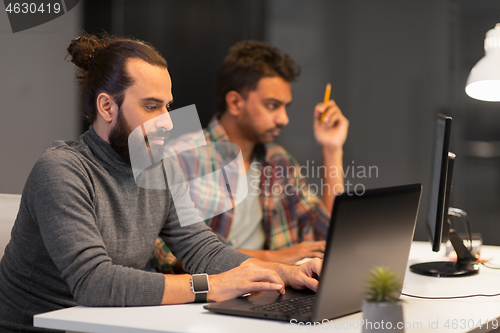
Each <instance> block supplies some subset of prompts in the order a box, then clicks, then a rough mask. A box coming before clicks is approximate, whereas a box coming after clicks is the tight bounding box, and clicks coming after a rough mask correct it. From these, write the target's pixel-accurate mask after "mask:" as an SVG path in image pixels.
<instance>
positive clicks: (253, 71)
mask: <svg viewBox="0 0 500 333" xmlns="http://www.w3.org/2000/svg"><path fill="white" fill-rule="evenodd" d="M297 76H298V67H297V66H296V64H295V63H294V61H293V60H292V59H291V58H290V57H289V56H288V55H286V54H284V53H282V52H281V51H280V50H278V49H277V48H275V47H273V46H271V45H269V44H266V43H263V42H258V41H243V42H240V43H237V44H236V45H234V46H233V47H232V48H231V49H230V51H229V54H228V56H227V57H226V59H225V60H224V63H223V65H222V66H221V68H220V70H219V74H218V80H217V104H218V113H217V114H216V115H215V116H214V117H213V118H212V120H211V121H210V123H209V125H208V127H207V128H206V129H205V130H204V132H203V133H202V135H200V134H198V135H196V134H193V135H191V137H188V138H183V140H182V141H184V139H187V140H189V141H191V143H190V144H194V145H195V146H196V145H197V144H201V143H200V142H201V141H203V142H204V141H205V140H206V144H208V147H210V146H211V147H213V146H214V145H217V144H223V143H225V142H232V143H233V144H236V145H237V146H238V147H240V149H241V153H242V156H243V160H244V164H245V170H246V172H247V179H248V189H249V193H248V196H247V197H246V198H245V200H243V202H241V203H239V204H238V205H236V206H235V207H234V208H232V209H229V210H227V211H225V212H223V213H222V214H219V215H216V216H214V217H211V218H209V219H207V220H206V221H205V222H206V223H207V224H208V225H209V226H210V227H211V228H212V230H213V231H214V233H215V234H216V235H217V236H218V237H219V238H220V239H221V240H222V241H223V242H225V243H226V244H227V245H229V246H232V247H234V248H237V249H238V250H239V251H241V252H243V253H246V254H249V255H252V256H254V257H256V258H258V259H262V260H268V261H277V262H283V263H295V262H296V261H298V260H300V259H302V258H305V257H319V258H322V257H323V252H324V251H325V241H324V238H325V237H326V234H327V231H328V227H329V220H330V212H331V210H332V207H333V200H334V197H335V194H337V193H340V192H342V191H343V185H344V184H343V175H342V156H343V144H344V142H345V140H346V137H347V131H348V126H349V122H348V120H347V119H346V118H345V117H344V116H343V114H342V112H341V111H340V109H339V108H338V106H337V105H336V104H335V102H334V101H332V100H330V101H328V102H326V103H319V104H317V105H316V107H315V109H314V134H315V137H316V141H317V142H318V143H319V145H320V147H321V151H322V155H323V166H324V168H322V170H323V173H324V179H323V189H322V190H323V191H322V192H323V193H322V199H321V200H320V199H319V198H318V197H317V196H316V195H314V194H311V193H310V192H309V191H308V189H309V187H308V186H307V184H306V182H305V180H304V179H303V177H302V176H301V174H300V166H299V165H298V163H297V161H296V160H295V159H294V158H293V157H292V156H291V155H290V154H289V153H288V152H287V151H286V150H285V149H284V148H283V147H281V146H280V145H277V144H275V143H273V142H272V141H273V140H274V138H275V137H276V136H277V135H278V134H279V132H280V130H281V128H283V127H284V126H285V125H286V124H287V123H288V116H287V113H286V107H287V105H288V104H290V102H291V100H292V94H291V82H292V81H294V80H295V78H296V77H297ZM203 136H204V137H203ZM182 141H179V144H181V145H182V144H183V143H182ZM184 142H185V141H184ZM184 144H185V143H184ZM173 150H174V151H175V150H176V147H175V146H174V148H173ZM209 155H210V156H209V157H206V156H201V155H196V154H195V155H192V156H191V158H188V159H186V158H184V159H182V158H181V161H180V162H179V165H180V166H181V168H182V169H183V170H184V171H185V172H186V174H189V173H191V172H192V169H193V168H199V167H200V165H201V166H202V167H206V168H214V165H210V164H211V163H214V164H219V165H217V168H220V167H222V166H223V165H222V164H224V163H223V162H222V161H223V160H224V158H223V157H221V156H220V155H221V154H220V153H218V150H217V149H212V150H211V151H210V153H209ZM193 165H196V167H194V166H193ZM191 191H192V197H195V198H196V197H197V196H198V197H199V196H200V195H202V194H203V195H205V196H206V195H208V196H210V198H212V199H211V200H213V202H211V205H212V206H213V207H218V206H220V205H221V196H219V195H217V193H213V189H212V188H208V187H207V188H203V186H201V187H199V188H196V189H193V188H192V189H191ZM211 191H212V192H211ZM193 192H195V195H194V196H193ZM194 201H195V204H197V202H196V201H197V200H196V199H195V200H194ZM152 261H153V263H154V266H156V267H157V268H158V269H159V270H161V271H164V272H165V271H168V270H169V269H170V268H171V267H172V266H173V265H174V264H175V258H174V257H173V256H172V254H170V251H169V250H168V248H167V247H166V246H165V244H164V243H163V242H162V241H161V240H160V239H158V240H157V242H156V245H155V250H154V253H153V258H152Z"/></svg>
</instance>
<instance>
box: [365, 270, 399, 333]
mask: <svg viewBox="0 0 500 333" xmlns="http://www.w3.org/2000/svg"><path fill="white" fill-rule="evenodd" d="M370 273H371V277H370V278H368V279H366V282H367V283H368V291H367V293H366V298H365V299H364V300H363V305H362V311H363V320H364V322H363V332H365V333H369V332H404V321H403V304H402V301H401V300H400V299H399V291H400V290H401V282H400V281H399V279H398V277H397V275H396V273H395V272H394V271H392V270H390V269H388V268H383V267H374V268H373V269H372V270H371V271H370Z"/></svg>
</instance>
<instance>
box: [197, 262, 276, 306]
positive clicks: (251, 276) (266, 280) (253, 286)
mask: <svg viewBox="0 0 500 333" xmlns="http://www.w3.org/2000/svg"><path fill="white" fill-rule="evenodd" d="M253 260H256V259H253ZM208 279H209V285H210V291H209V292H208V295H207V298H208V300H209V301H210V302H220V301H225V300H227V299H231V298H235V297H238V296H241V295H244V294H247V293H249V292H253V291H263V290H276V291H279V292H280V293H284V292H285V282H283V280H282V279H281V278H280V276H279V275H278V273H277V272H276V271H275V270H273V269H269V268H266V267H262V266H261V265H255V264H254V263H253V262H252V259H247V260H246V261H244V262H243V263H242V264H241V265H240V266H238V267H236V268H233V269H231V270H229V271H227V272H224V273H221V274H217V275H210V276H209V278H208Z"/></svg>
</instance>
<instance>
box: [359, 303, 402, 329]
mask: <svg viewBox="0 0 500 333" xmlns="http://www.w3.org/2000/svg"><path fill="white" fill-rule="evenodd" d="M362 311H363V333H372V332H377V333H381V332H392V333H401V332H404V331H405V329H404V320H403V302H401V301H398V302H368V301H366V300H363V305H362ZM398 325H399V326H398Z"/></svg>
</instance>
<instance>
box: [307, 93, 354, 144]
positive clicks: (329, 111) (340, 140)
mask: <svg viewBox="0 0 500 333" xmlns="http://www.w3.org/2000/svg"><path fill="white" fill-rule="evenodd" d="M323 113H324V114H325V115H324V116H323V117H322V114H323ZM321 118H323V122H321ZM348 128H349V121H348V120H347V118H346V117H344V115H343V114H342V111H340V109H339V107H338V106H337V104H335V101H333V100H330V101H328V102H326V103H319V104H317V105H316V108H315V109H314V136H315V137H316V141H318V143H319V144H320V145H321V147H323V148H328V149H339V148H342V146H343V145H344V142H345V140H346V138H347V130H348Z"/></svg>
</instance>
